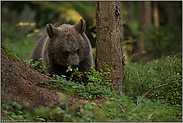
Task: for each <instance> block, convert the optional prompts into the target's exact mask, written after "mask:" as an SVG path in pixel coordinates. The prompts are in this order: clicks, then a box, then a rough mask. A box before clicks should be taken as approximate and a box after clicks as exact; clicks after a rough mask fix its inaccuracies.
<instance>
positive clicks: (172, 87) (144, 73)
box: [1, 56, 182, 122]
mask: <svg viewBox="0 0 183 123" xmlns="http://www.w3.org/2000/svg"><path fill="white" fill-rule="evenodd" d="M104 66H105V69H106V70H107V72H104V71H102V70H101V71H100V72H99V71H96V70H95V69H92V68H91V69H90V71H89V72H85V73H81V72H79V71H78V69H72V68H71V67H68V72H69V71H71V72H73V76H72V77H71V78H70V80H69V81H67V80H66V79H65V77H66V76H64V75H62V76H58V75H53V79H52V80H50V81H49V82H48V83H47V82H40V86H43V85H46V86H47V87H48V88H59V89H61V90H62V92H64V93H58V95H59V96H60V99H61V101H60V105H62V106H61V107H55V105H54V104H55V102H52V103H50V105H48V106H45V107H44V106H40V107H38V108H36V109H32V110H31V111H28V110H26V109H25V108H24V106H21V105H19V104H18V103H12V104H10V105H4V104H3V105H2V112H3V113H4V114H6V116H4V117H3V118H2V120H1V121H7V120H8V119H11V120H13V121H28V122H36V121H39V122H42V121H43V122H58V121H59V122H61V121H62V122H181V121H182V103H181V100H182V90H181V88H182V80H181V78H182V76H181V74H180V73H182V69H181V66H182V62H181V59H180V58H178V57H176V56H167V57H163V58H161V59H157V60H154V61H152V62H149V63H147V65H145V66H141V65H137V64H132V65H130V66H127V67H126V71H125V73H126V79H125V82H124V87H123V88H124V91H125V94H124V93H122V94H117V93H116V92H115V91H111V89H110V88H111V86H112V85H110V81H111V80H110V78H109V77H108V75H109V74H110V72H111V71H112V70H113V69H108V66H107V65H106V64H104ZM77 73H79V74H80V75H81V76H87V77H88V81H89V82H88V83H80V82H79V79H78V81H77V79H74V78H73V77H74V76H77ZM164 83H168V86H163V87H161V88H158V89H155V90H153V91H152V92H151V93H149V94H148V95H147V98H146V97H144V94H145V93H146V92H147V91H149V90H150V89H152V88H153V87H154V86H158V85H162V84H164ZM67 95H73V96H74V95H78V96H83V97H86V98H87V99H88V100H97V99H99V98H101V99H102V101H104V103H102V102H101V103H98V104H97V103H84V102H81V103H79V102H76V104H73V105H72V106H70V107H69V106H68V105H67V101H68V96H67ZM177 97H178V98H177ZM97 102H98V101H97Z"/></svg>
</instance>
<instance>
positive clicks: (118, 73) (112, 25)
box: [95, 1, 124, 91]
mask: <svg viewBox="0 0 183 123" xmlns="http://www.w3.org/2000/svg"><path fill="white" fill-rule="evenodd" d="M96 36H97V37H96V64H95V65H96V69H97V70H100V69H103V70H105V69H104V66H103V63H104V62H105V63H106V64H107V65H108V68H111V67H112V68H113V69H114V71H113V72H111V74H110V76H111V78H112V83H113V85H114V88H113V90H120V91H122V83H123V80H124V64H123V63H124V59H123V48H122V40H123V38H122V24H121V15H120V2H115V1H113V2H97V4H96Z"/></svg>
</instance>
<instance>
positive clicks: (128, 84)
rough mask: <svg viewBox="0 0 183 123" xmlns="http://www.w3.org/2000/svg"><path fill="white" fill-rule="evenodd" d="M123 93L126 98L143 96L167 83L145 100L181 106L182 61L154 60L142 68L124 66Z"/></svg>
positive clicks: (174, 57)
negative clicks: (166, 84)
mask: <svg viewBox="0 0 183 123" xmlns="http://www.w3.org/2000/svg"><path fill="white" fill-rule="evenodd" d="M125 72H126V78H125V81H124V91H125V93H126V94H127V95H128V96H132V97H134V98H135V97H137V96H143V95H144V94H145V93H146V92H148V91H149V90H151V89H152V88H153V87H156V86H159V85H163V84H165V83H168V86H163V87H160V88H158V89H155V90H154V91H152V92H151V93H150V94H149V95H148V97H147V98H149V99H151V100H152V101H154V102H160V103H170V104H172V105H175V104H179V105H181V104H182V74H181V73H182V60H181V59H180V58H178V57H176V56H167V57H163V58H162V59H156V60H153V61H152V62H148V63H147V65H145V66H142V65H138V64H131V65H130V66H126V69H125Z"/></svg>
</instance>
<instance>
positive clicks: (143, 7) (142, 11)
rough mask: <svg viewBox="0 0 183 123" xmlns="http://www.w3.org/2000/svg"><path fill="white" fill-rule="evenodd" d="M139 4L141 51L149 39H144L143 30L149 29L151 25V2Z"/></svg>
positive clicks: (139, 46) (139, 40)
mask: <svg viewBox="0 0 183 123" xmlns="http://www.w3.org/2000/svg"><path fill="white" fill-rule="evenodd" d="M137 5H138V24H139V25H138V48H139V49H140V51H142V50H144V48H145V47H146V46H147V45H148V43H149V42H148V41H145V40H144V37H143V32H144V31H147V30H148V28H150V26H151V2H150V1H145V2H144V1H143V2H137Z"/></svg>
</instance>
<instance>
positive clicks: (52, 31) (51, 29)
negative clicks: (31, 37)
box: [46, 23, 59, 38]
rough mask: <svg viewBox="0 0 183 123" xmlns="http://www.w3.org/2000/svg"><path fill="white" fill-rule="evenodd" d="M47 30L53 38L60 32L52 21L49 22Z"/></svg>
mask: <svg viewBox="0 0 183 123" xmlns="http://www.w3.org/2000/svg"><path fill="white" fill-rule="evenodd" d="M46 32H47V34H48V36H49V37H50V38H52V37H55V36H56V35H57V34H58V33H59V30H58V29H57V28H56V27H54V26H53V25H52V24H51V23H49V24H47V25H46Z"/></svg>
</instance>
